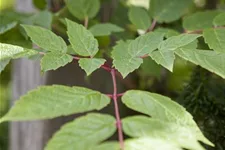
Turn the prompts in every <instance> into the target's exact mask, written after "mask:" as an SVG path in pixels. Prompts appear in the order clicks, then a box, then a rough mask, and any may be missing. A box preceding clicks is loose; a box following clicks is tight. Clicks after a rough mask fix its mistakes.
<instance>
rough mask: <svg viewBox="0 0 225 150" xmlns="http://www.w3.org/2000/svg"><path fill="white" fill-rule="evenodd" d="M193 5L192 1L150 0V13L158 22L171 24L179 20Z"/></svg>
mask: <svg viewBox="0 0 225 150" xmlns="http://www.w3.org/2000/svg"><path fill="white" fill-rule="evenodd" d="M191 4H192V0H150V5H149V11H150V14H151V15H152V17H153V18H154V19H155V20H157V21H158V22H160V23H161V22H167V23H169V22H172V21H175V20H178V19H179V18H180V17H181V16H182V15H183V14H184V13H185V10H186V9H187V8H188V7H189V6H190V5H191Z"/></svg>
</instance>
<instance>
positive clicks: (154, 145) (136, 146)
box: [125, 137, 182, 150]
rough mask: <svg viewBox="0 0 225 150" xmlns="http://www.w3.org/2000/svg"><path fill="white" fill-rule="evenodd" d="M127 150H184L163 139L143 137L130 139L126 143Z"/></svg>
mask: <svg viewBox="0 0 225 150" xmlns="http://www.w3.org/2000/svg"><path fill="white" fill-rule="evenodd" d="M125 150H182V149H181V148H179V147H177V146H176V145H175V144H174V143H173V142H170V143H169V142H166V141H164V140H161V139H156V138H151V137H143V138H137V139H131V140H130V139H128V140H126V141H125Z"/></svg>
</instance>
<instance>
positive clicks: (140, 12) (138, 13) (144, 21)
mask: <svg viewBox="0 0 225 150" xmlns="http://www.w3.org/2000/svg"><path fill="white" fill-rule="evenodd" d="M128 17H129V20H130V21H131V23H132V24H134V25H135V26H136V27H137V29H142V30H147V29H148V28H149V27H150V26H151V19H150V16H149V15H148V12H147V11H146V10H145V9H143V8H141V7H131V8H130V10H129V13H128Z"/></svg>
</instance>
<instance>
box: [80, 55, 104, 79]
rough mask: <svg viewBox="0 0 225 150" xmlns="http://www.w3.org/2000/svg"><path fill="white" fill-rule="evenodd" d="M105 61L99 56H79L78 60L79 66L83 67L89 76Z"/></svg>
mask: <svg viewBox="0 0 225 150" xmlns="http://www.w3.org/2000/svg"><path fill="white" fill-rule="evenodd" d="M105 61H106V60H105V59H101V58H81V59H80V60H79V61H78V62H79V65H80V67H81V68H82V69H84V71H85V72H86V74H87V75H88V76H89V75H90V74H91V73H92V72H94V71H95V70H96V69H98V68H100V67H101V65H103V64H104V63H105Z"/></svg>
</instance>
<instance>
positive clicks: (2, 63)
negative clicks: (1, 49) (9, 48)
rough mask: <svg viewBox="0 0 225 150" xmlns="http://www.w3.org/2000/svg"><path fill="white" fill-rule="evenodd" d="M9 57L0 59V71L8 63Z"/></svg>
mask: <svg viewBox="0 0 225 150" xmlns="http://www.w3.org/2000/svg"><path fill="white" fill-rule="evenodd" d="M9 62H10V59H4V60H0V73H1V72H2V71H3V70H4V69H5V67H6V66H7V65H8V64H9Z"/></svg>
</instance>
